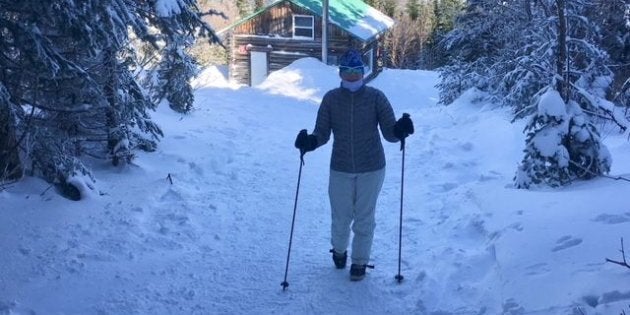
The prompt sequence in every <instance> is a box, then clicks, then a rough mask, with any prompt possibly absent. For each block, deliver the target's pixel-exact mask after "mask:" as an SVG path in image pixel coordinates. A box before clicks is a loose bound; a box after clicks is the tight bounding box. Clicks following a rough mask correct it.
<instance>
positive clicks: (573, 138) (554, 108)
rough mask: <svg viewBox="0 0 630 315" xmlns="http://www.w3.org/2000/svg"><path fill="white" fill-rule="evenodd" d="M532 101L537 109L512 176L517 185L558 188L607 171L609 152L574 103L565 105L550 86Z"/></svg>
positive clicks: (608, 169) (527, 128)
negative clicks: (572, 181) (515, 170)
mask: <svg viewBox="0 0 630 315" xmlns="http://www.w3.org/2000/svg"><path fill="white" fill-rule="evenodd" d="M535 102H536V103H537V112H536V113H535V114H534V115H533V116H532V118H531V120H530V122H529V123H528V124H527V126H526V128H525V130H526V131H527V137H526V140H525V142H526V148H525V150H524V152H525V157H524V158H523V160H522V162H521V164H520V165H519V167H518V170H517V173H516V176H515V177H514V184H515V186H516V187H517V188H530V187H531V186H532V185H539V184H545V185H548V186H551V187H557V186H561V185H565V184H567V183H569V182H570V181H571V180H574V179H588V178H592V177H594V176H598V175H601V174H604V173H608V171H610V165H611V162H612V159H611V157H610V153H609V152H608V149H607V148H606V146H605V145H604V144H603V143H602V142H601V139H600V137H599V133H598V132H597V129H596V128H595V126H594V125H593V123H591V122H590V121H589V119H588V117H586V115H585V114H584V113H583V112H582V109H581V108H580V106H579V105H578V104H577V103H575V102H572V101H569V103H568V104H566V103H565V102H564V101H563V99H562V97H561V96H560V93H559V92H558V91H556V90H555V89H553V88H552V87H551V86H548V87H547V88H545V89H543V91H541V93H540V95H538V96H536V97H535Z"/></svg>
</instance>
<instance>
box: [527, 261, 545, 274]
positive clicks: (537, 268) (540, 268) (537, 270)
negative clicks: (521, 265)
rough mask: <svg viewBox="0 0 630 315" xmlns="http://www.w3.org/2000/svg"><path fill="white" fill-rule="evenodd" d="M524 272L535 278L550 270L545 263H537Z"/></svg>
mask: <svg viewBox="0 0 630 315" xmlns="http://www.w3.org/2000/svg"><path fill="white" fill-rule="evenodd" d="M525 270H526V273H525V274H526V275H528V276H537V275H542V274H546V273H548V272H549V271H551V268H549V265H548V264H547V263H538V264H533V265H529V266H527V267H525Z"/></svg>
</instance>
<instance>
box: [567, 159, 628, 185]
mask: <svg viewBox="0 0 630 315" xmlns="http://www.w3.org/2000/svg"><path fill="white" fill-rule="evenodd" d="M569 163H571V165H573V166H575V167H577V168H579V169H581V170H583V171H584V172H586V173H589V174H591V175H593V176H594V177H597V176H601V177H606V178H610V179H613V180H625V181H627V182H630V178H626V177H623V176H616V177H614V176H608V175H605V174H596V173H594V172H593V171H591V170H589V169H586V168H584V167H582V165H580V164H577V163H575V162H573V161H571V160H569Z"/></svg>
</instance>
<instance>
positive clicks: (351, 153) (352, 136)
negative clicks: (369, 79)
mask: <svg viewBox="0 0 630 315" xmlns="http://www.w3.org/2000/svg"><path fill="white" fill-rule="evenodd" d="M350 159H351V160H352V171H353V172H356V171H357V167H356V163H355V161H354V94H350Z"/></svg>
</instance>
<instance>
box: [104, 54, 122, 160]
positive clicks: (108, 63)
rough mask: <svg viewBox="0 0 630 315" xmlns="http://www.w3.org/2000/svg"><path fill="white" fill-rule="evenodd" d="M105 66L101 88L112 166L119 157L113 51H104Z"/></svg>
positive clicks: (116, 89) (118, 119)
mask: <svg viewBox="0 0 630 315" xmlns="http://www.w3.org/2000/svg"><path fill="white" fill-rule="evenodd" d="M103 59H104V65H105V71H104V75H105V78H106V79H105V80H106V83H105V85H104V87H103V90H104V93H105V97H106V98H107V102H108V103H109V106H108V107H107V114H106V115H107V121H106V124H107V129H108V130H107V149H108V151H109V153H110V154H111V156H112V164H114V166H116V165H118V163H119V162H120V161H119V157H118V156H117V154H116V152H115V150H116V145H117V144H118V142H119V141H120V136H119V135H120V130H119V129H120V118H119V116H118V104H117V97H116V93H117V91H118V84H117V83H118V82H117V79H116V54H115V52H114V51H113V49H111V48H110V49H106V50H105V52H104V54H103Z"/></svg>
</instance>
